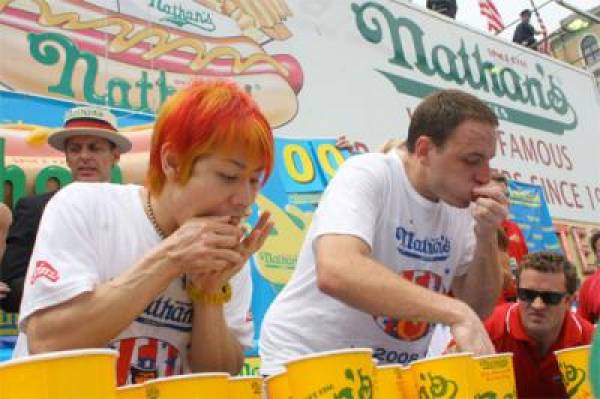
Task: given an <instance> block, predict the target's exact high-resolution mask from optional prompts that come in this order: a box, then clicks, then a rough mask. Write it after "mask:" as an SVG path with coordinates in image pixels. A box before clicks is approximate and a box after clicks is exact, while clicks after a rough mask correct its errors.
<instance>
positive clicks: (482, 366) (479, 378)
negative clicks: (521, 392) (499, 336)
mask: <svg viewBox="0 0 600 399" xmlns="http://www.w3.org/2000/svg"><path fill="white" fill-rule="evenodd" d="M473 362H474V363H475V367H473V374H472V375H473V377H472V382H473V384H472V386H473V394H474V395H475V397H486V398H487V397H492V396H493V397H496V398H516V397H517V388H516V384H515V371H514V368H513V354H512V353H498V354H495V355H487V356H478V357H474V358H473Z"/></svg>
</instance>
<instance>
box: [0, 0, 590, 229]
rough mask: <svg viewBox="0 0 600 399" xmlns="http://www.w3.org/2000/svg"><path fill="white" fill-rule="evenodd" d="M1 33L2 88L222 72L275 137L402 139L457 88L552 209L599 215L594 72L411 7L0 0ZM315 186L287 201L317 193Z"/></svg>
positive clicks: (63, 87)
mask: <svg viewBox="0 0 600 399" xmlns="http://www.w3.org/2000/svg"><path fill="white" fill-rule="evenodd" d="M0 35H1V37H2V40H1V41H0V54H10V55H11V58H10V62H2V63H0V87H1V88H4V89H6V90H14V91H20V92H28V93H35V94H39V95H43V96H50V97H57V98H62V99H67V100H72V101H81V102H87V103H92V104H104V105H107V106H110V107H116V108H119V109H121V110H124V111H128V112H141V113H149V114H152V113H154V112H156V111H157V110H158V109H159V107H160V105H161V104H163V103H164V101H165V100H166V99H167V98H168V97H169V96H171V95H172V94H173V93H174V92H175V91H176V90H177V89H179V88H181V87H183V86H184V85H186V84H187V83H188V82H189V81H191V80H193V79H198V78H201V79H213V78H224V79H230V80H233V81H235V82H237V83H238V84H239V85H241V86H242V87H243V88H244V89H245V90H246V91H248V92H249V93H250V94H251V95H252V96H253V97H254V99H255V100H256V101H257V103H258V104H259V105H260V107H261V109H262V110H263V111H264V113H265V115H266V116H267V118H268V120H269V122H270V123H271V124H272V126H273V127H274V128H275V129H276V134H277V135H278V136H281V137H283V136H285V137H289V138H298V137H312V138H317V137H336V136H338V135H340V134H345V135H347V136H348V137H349V138H350V139H351V140H353V141H358V142H360V144H361V145H362V146H363V148H365V147H371V148H373V149H374V148H378V147H379V146H381V145H382V144H383V143H384V142H385V141H387V140H388V139H390V138H404V137H406V134H407V130H408V125H409V122H410V115H411V114H412V112H413V110H414V108H415V107H416V106H417V105H418V104H419V102H420V101H421V100H422V99H423V97H425V96H427V95H428V94H430V93H432V92H434V91H436V90H439V89H448V88H452V89H460V90H464V91H467V92H469V93H471V94H474V95H475V96H477V97H479V98H481V99H482V100H483V101H485V102H486V103H487V104H488V105H489V106H490V107H491V108H492V109H493V110H494V111H495V113H496V114H497V116H498V118H499V120H500V129H499V130H500V132H499V137H498V142H497V151H496V152H497V157H496V158H495V159H494V161H493V166H494V167H496V168H498V169H501V170H502V171H503V172H504V173H505V174H506V175H510V177H511V178H512V179H515V180H518V181H522V182H526V183H533V184H538V185H541V186H542V187H543V189H544V193H545V196H546V199H547V201H548V206H549V208H550V209H551V210H552V213H553V214H554V215H555V216H557V217H560V218H564V219H570V220H575V221H582V222H588V223H589V222H600V212H598V210H599V209H600V180H599V178H598V176H600V165H599V164H598V162H596V157H597V155H596V152H597V148H600V136H599V135H595V134H594V132H595V131H596V128H597V126H596V125H597V120H598V115H599V114H600V96H599V94H598V92H597V91H596V90H595V83H594V79H593V77H592V75H591V74H589V73H586V72H584V71H583V70H577V69H575V68H572V67H569V66H567V65H565V64H563V63H560V62H557V61H555V60H553V59H551V58H549V57H547V56H545V55H543V54H540V53H537V52H534V51H530V50H529V49H526V48H524V47H522V46H516V45H513V43H509V42H507V41H504V40H501V39H499V38H497V37H493V36H489V35H487V33H485V32H479V31H475V30H473V29H471V28H468V27H466V26H463V25H461V24H460V23H459V22H456V21H451V20H448V19H447V18H443V17H441V16H439V15H437V14H435V13H432V12H429V11H428V10H426V9H424V8H423V7H421V6H419V5H416V4H410V3H408V2H402V1H392V0H336V1H331V0H310V1H308V0H276V1H275V0H253V1H239V0H222V1H215V0H138V1H114V0H0ZM305 149H306V148H305ZM289 151H290V153H291V152H294V151H299V149H298V148H295V147H294V148H292V149H290V150H289ZM287 156H288V157H289V154H287ZM284 159H285V157H284ZM296 172H298V174H297V175H296V177H300V178H301V179H306V178H309V177H310V172H311V171H310V170H299V171H296ZM326 173H328V172H327V171H326ZM124 178H125V179H126V177H124ZM324 179H325V181H326V180H327V177H326V176H325V177H324ZM286 184H287V183H286ZM317 185H318V183H316V182H313V183H312V186H311V185H304V186H303V187H304V190H305V191H300V192H295V193H292V194H293V195H294V202H295V203H297V204H299V203H301V202H306V203H310V202H314V201H315V199H316V198H317V197H316V196H315V195H314V194H312V191H311V190H313V189H314V188H315V187H316V186H317ZM290 187H291V186H290V185H289V184H288V185H286V190H289V189H290ZM317 191H318V190H317Z"/></svg>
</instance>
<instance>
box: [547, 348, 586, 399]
mask: <svg viewBox="0 0 600 399" xmlns="http://www.w3.org/2000/svg"><path fill="white" fill-rule="evenodd" d="M554 355H555V356H556V359H557V360H558V368H559V369H560V373H561V375H562V381H563V384H564V386H565V390H566V391H567V396H568V397H569V398H576V399H584V398H590V399H591V398H593V395H592V385H591V383H590V372H589V370H590V368H589V362H590V345H584V346H577V347H573V348H567V349H561V350H558V351H555V352H554Z"/></svg>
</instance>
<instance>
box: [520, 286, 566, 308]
mask: <svg viewBox="0 0 600 399" xmlns="http://www.w3.org/2000/svg"><path fill="white" fill-rule="evenodd" d="M565 295H567V293H566V292H554V291H536V290H530V289H528V288H518V289H517V297H519V299H520V300H522V301H525V302H527V303H533V301H535V298H537V297H538V296H539V297H540V298H542V301H544V303H545V304H546V305H558V304H559V303H560V301H562V299H563V298H564V297H565Z"/></svg>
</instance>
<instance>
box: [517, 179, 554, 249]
mask: <svg viewBox="0 0 600 399" xmlns="http://www.w3.org/2000/svg"><path fill="white" fill-rule="evenodd" d="M508 189H509V191H510V215H509V218H510V219H511V220H513V221H514V222H516V223H517V224H518V225H519V227H520V228H521V230H522V231H523V235H524V236H525V240H526V242H527V248H528V249H529V252H538V251H554V252H562V249H561V246H560V243H559V241H558V237H557V236H556V232H555V230H554V225H553V224H552V218H551V217H550V211H549V210H548V204H547V203H546V198H545V197H544V190H543V188H542V187H541V186H538V185H535V184H529V183H523V182H519V181H515V180H509V182H508Z"/></svg>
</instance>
